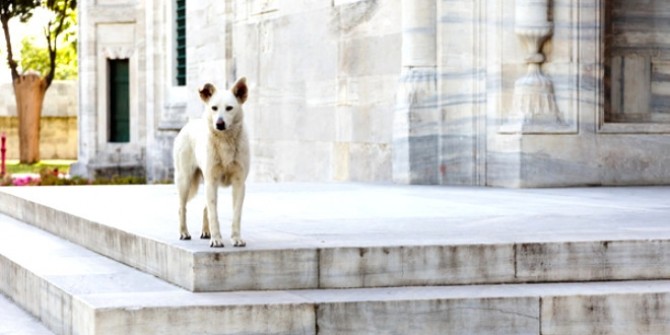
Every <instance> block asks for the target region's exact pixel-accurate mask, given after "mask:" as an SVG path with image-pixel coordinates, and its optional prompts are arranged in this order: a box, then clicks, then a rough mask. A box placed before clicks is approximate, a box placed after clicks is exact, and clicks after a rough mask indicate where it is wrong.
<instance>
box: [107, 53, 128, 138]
mask: <svg viewBox="0 0 670 335" xmlns="http://www.w3.org/2000/svg"><path fill="white" fill-rule="evenodd" d="M109 141H110V142H130V86H129V80H128V60H127V59H110V60H109Z"/></svg>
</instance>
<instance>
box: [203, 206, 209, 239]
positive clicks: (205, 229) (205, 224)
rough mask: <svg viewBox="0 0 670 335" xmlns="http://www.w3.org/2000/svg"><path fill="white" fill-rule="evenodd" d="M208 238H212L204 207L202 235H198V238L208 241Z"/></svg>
mask: <svg viewBox="0 0 670 335" xmlns="http://www.w3.org/2000/svg"><path fill="white" fill-rule="evenodd" d="M210 237H212V234H211V233H210V232H209V219H208V218H207V206H205V209H204V210H203V211H202V233H201V234H200V238H202V239H208V238H210Z"/></svg>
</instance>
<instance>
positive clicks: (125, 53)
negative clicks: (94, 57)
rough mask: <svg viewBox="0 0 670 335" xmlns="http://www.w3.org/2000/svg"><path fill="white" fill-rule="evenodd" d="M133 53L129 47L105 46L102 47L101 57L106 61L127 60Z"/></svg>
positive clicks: (132, 49)
mask: <svg viewBox="0 0 670 335" xmlns="http://www.w3.org/2000/svg"><path fill="white" fill-rule="evenodd" d="M134 52H135V50H134V48H133V47H131V46H105V47H102V55H103V57H104V58H107V59H128V58H130V57H131V56H132V55H133V53H134Z"/></svg>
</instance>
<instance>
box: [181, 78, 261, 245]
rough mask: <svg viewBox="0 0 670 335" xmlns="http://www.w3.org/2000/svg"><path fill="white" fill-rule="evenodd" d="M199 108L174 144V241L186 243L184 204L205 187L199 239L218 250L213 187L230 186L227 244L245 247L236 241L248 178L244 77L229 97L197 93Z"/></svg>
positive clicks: (210, 88) (207, 90)
mask: <svg viewBox="0 0 670 335" xmlns="http://www.w3.org/2000/svg"><path fill="white" fill-rule="evenodd" d="M199 92H200V98H201V99H202V101H203V102H204V103H205V111H204V113H203V118H202V119H197V120H191V121H189V122H188V123H187V124H186V126H184V128H182V130H181V131H180V132H179V134H178V135H177V137H176V138H175V140H174V151H173V158H174V180H175V184H176V185H177V189H178V191H179V232H180V239H182V240H189V239H191V235H190V234H189V232H188V228H187V227H186V203H187V202H188V201H189V200H191V199H192V198H193V196H194V195H195V194H196V192H197V191H198V186H199V184H200V181H201V180H204V183H205V196H206V201H207V204H206V206H205V210H204V213H203V217H202V234H201V235H200V238H203V239H205V238H210V246H211V247H223V240H222V238H221V231H220V230H219V220H218V217H217V209H216V205H217V192H218V187H219V185H221V186H230V185H232V186H233V224H232V234H231V241H232V243H233V246H235V247H243V246H245V245H246V243H245V242H244V240H242V237H241V235H240V219H241V218H242V203H243V202H244V191H245V190H244V189H245V184H244V183H245V181H246V179H247V175H248V174H249V140H248V138H247V134H246V132H245V130H244V126H243V123H242V120H243V112H242V104H244V102H245V101H246V100H247V96H248V88H247V83H246V79H245V78H244V77H242V78H240V79H238V80H237V82H236V83H235V85H233V88H232V89H231V90H230V91H222V92H220V91H218V90H217V89H216V87H214V85H212V84H209V83H208V84H205V86H204V87H203V88H202V89H200V90H199Z"/></svg>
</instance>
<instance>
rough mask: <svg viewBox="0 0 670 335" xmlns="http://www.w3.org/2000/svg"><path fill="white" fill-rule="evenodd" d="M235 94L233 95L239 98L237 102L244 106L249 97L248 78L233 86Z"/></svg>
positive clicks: (243, 78) (238, 81)
mask: <svg viewBox="0 0 670 335" xmlns="http://www.w3.org/2000/svg"><path fill="white" fill-rule="evenodd" d="M231 91H232V92H233V95H234V96H235V97H236V98H237V101H238V102H239V103H240V105H241V104H243V103H244V102H245V101H247V97H248V96H249V89H248V88H247V78H245V77H242V78H240V79H238V80H237V82H235V85H233V88H232V89H231Z"/></svg>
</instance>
